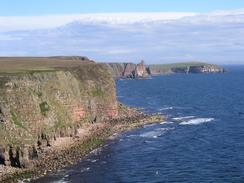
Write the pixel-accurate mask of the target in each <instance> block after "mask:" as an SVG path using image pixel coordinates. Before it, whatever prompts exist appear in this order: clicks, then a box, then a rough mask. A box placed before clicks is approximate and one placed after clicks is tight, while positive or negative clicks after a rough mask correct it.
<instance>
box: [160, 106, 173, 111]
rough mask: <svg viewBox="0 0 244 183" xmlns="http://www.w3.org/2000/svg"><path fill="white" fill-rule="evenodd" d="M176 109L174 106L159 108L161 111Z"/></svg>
mask: <svg viewBox="0 0 244 183" xmlns="http://www.w3.org/2000/svg"><path fill="white" fill-rule="evenodd" d="M172 109H174V108H173V107H164V108H161V109H159V111H166V110H172Z"/></svg>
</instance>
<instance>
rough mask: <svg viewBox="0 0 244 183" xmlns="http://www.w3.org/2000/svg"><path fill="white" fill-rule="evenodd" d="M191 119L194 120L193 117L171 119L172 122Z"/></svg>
mask: <svg viewBox="0 0 244 183" xmlns="http://www.w3.org/2000/svg"><path fill="white" fill-rule="evenodd" d="M192 118H195V116H184V117H177V118H172V120H174V121H182V120H185V119H192Z"/></svg>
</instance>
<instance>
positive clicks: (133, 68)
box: [104, 60, 148, 79]
mask: <svg viewBox="0 0 244 183" xmlns="http://www.w3.org/2000/svg"><path fill="white" fill-rule="evenodd" d="M104 64H105V65H106V66H107V67H108V68H109V70H110V72H111V73H112V75H113V77H114V78H116V79H118V78H124V79H126V78H127V79H129V78H130V79H139V78H147V77H148V71H147V68H146V67H145V65H144V61H143V60H142V61H141V62H140V63H139V64H133V63H104Z"/></svg>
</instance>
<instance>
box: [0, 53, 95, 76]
mask: <svg viewBox="0 0 244 183" xmlns="http://www.w3.org/2000/svg"><path fill="white" fill-rule="evenodd" d="M91 63H94V61H91V60H89V59H88V58H87V57H80V56H55V57H0V73H22V72H29V71H52V70H58V69H63V68H73V67H79V66H81V65H83V64H91Z"/></svg>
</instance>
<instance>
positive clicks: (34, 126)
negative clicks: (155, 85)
mask: <svg viewBox="0 0 244 183" xmlns="http://www.w3.org/2000/svg"><path fill="white" fill-rule="evenodd" d="M33 60H38V61H39V62H34V61H33ZM67 61H70V63H71V65H70V64H67ZM40 62H42V64H40ZM16 63H17V65H15V64H16ZM0 64H1V66H3V67H2V68H4V69H3V70H2V68H1V69H0V136H1V138H0V164H5V165H12V166H16V167H30V166H32V161H33V160H35V159H36V158H38V156H39V154H41V153H42V152H43V148H44V147H48V146H51V145H52V142H53V141H55V140H56V139H57V138H59V137H65V136H75V135H76V133H77V129H78V128H79V127H80V125H82V124H83V123H85V122H91V123H96V122H99V121H104V120H106V119H111V118H114V117H116V116H117V115H118V108H117V101H116V94H115V87H114V81H113V79H112V77H111V75H110V72H109V71H108V68H107V67H106V66H104V65H102V64H96V63H94V62H93V61H89V60H88V59H86V58H85V59H83V58H81V57H52V58H1V59H0ZM38 64H40V66H39V65H38ZM23 65H27V66H28V67H27V68H25V67H23Z"/></svg>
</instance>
